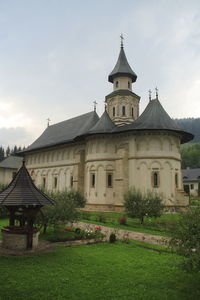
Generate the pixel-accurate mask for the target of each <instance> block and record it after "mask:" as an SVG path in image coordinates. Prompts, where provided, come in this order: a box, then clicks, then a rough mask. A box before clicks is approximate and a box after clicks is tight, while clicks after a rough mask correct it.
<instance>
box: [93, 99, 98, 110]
mask: <svg viewBox="0 0 200 300" xmlns="http://www.w3.org/2000/svg"><path fill="white" fill-rule="evenodd" d="M93 104H94V111H96V109H97V104H98V103H97V102H96V100H95V101H94V102H93Z"/></svg>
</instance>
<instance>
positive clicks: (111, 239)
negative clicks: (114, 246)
mask: <svg viewBox="0 0 200 300" xmlns="http://www.w3.org/2000/svg"><path fill="white" fill-rule="evenodd" d="M116 240H117V238H116V234H115V233H111V234H110V237H109V241H110V243H115V242H116Z"/></svg>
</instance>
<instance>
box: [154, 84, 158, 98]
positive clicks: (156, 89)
mask: <svg viewBox="0 0 200 300" xmlns="http://www.w3.org/2000/svg"><path fill="white" fill-rule="evenodd" d="M155 91H156V99H158V88H157V87H156V88H155Z"/></svg>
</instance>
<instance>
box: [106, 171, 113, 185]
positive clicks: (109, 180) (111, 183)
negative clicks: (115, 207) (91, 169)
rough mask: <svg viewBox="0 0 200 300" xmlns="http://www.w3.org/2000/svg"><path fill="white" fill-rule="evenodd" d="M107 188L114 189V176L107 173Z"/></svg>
mask: <svg viewBox="0 0 200 300" xmlns="http://www.w3.org/2000/svg"><path fill="white" fill-rule="evenodd" d="M107 187H108V188H112V187H113V174H112V173H107Z"/></svg>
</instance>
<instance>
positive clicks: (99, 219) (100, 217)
mask: <svg viewBox="0 0 200 300" xmlns="http://www.w3.org/2000/svg"><path fill="white" fill-rule="evenodd" d="M106 220H107V218H106V216H105V215H103V214H100V215H97V216H96V221H97V222H101V223H106Z"/></svg>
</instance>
